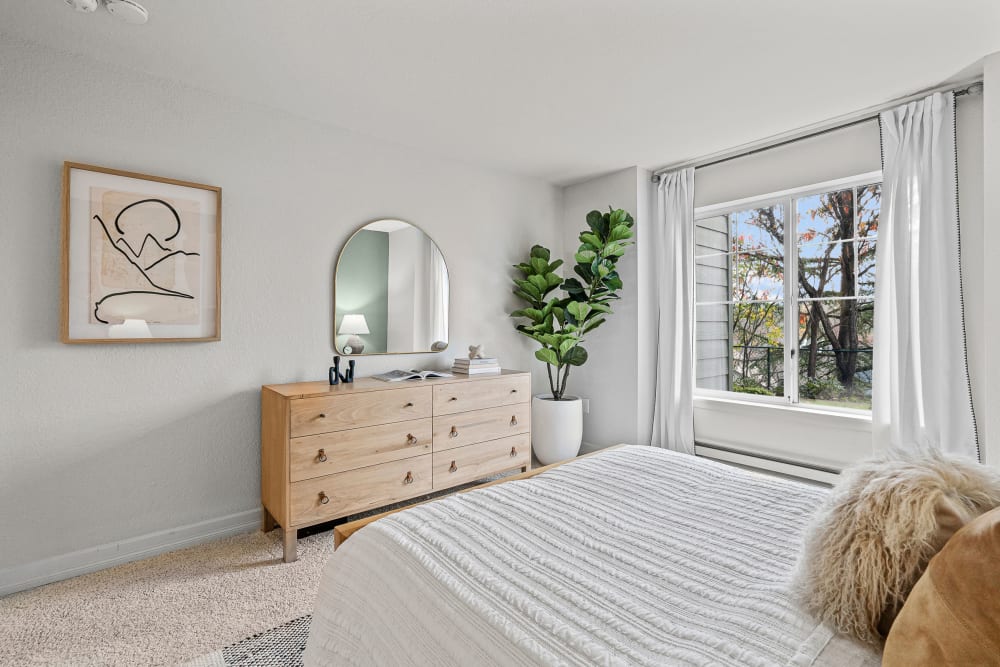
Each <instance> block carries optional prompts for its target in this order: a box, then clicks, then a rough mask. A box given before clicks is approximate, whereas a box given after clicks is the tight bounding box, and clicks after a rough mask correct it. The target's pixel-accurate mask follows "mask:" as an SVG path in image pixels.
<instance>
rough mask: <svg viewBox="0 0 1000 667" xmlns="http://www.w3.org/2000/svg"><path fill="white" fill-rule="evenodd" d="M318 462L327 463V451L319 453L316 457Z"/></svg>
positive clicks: (323, 450) (322, 450)
mask: <svg viewBox="0 0 1000 667" xmlns="http://www.w3.org/2000/svg"><path fill="white" fill-rule="evenodd" d="M316 460H317V461H319V462H320V463H326V450H325V449H321V450H319V453H318V454H317V455H316Z"/></svg>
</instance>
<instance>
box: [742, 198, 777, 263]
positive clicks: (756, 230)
mask: <svg viewBox="0 0 1000 667" xmlns="http://www.w3.org/2000/svg"><path fill="white" fill-rule="evenodd" d="M784 208H785V207H783V206H780V205H777V204H776V205H774V206H764V207H762V208H752V209H747V210H745V211H736V212H735V213H730V214H729V222H730V225H731V229H732V243H731V247H732V250H733V252H763V253H767V254H769V255H774V256H776V257H783V256H784V254H785V250H784V249H785V212H784Z"/></svg>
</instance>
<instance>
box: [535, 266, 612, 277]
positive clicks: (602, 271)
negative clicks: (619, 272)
mask: <svg viewBox="0 0 1000 667" xmlns="http://www.w3.org/2000/svg"><path fill="white" fill-rule="evenodd" d="M609 273H611V269H609V268H608V267H607V265H605V264H598V265H597V275H599V276H600V277H602V278H604V277H605V276H607V275H608V274H609ZM532 277H534V276H532Z"/></svg>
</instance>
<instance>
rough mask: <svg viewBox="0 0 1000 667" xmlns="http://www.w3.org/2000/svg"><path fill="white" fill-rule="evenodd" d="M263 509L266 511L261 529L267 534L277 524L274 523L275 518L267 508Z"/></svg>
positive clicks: (261, 521)
mask: <svg viewBox="0 0 1000 667" xmlns="http://www.w3.org/2000/svg"><path fill="white" fill-rule="evenodd" d="M261 509H262V510H263V511H264V516H262V517H261V519H260V529H261V530H262V531H264V532H265V533H270V532H271V531H272V530H274V527H275V526H276V525H277V524H276V523H274V517H273V516H271V513H270V512H268V511H267V508H266V507H262V508H261Z"/></svg>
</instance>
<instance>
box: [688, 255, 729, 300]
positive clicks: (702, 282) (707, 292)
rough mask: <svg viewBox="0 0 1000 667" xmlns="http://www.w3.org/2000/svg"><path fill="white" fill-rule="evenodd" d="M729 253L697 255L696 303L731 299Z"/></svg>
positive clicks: (695, 262) (695, 269)
mask: <svg viewBox="0 0 1000 667" xmlns="http://www.w3.org/2000/svg"><path fill="white" fill-rule="evenodd" d="M729 262H730V257H729V255H707V256H705V257H695V260H694V273H695V280H694V283H695V292H694V300H695V303H707V302H715V301H729V300H730V287H729Z"/></svg>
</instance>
